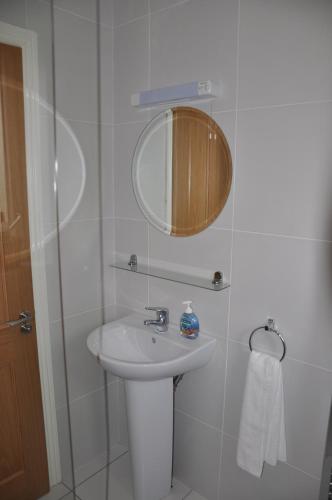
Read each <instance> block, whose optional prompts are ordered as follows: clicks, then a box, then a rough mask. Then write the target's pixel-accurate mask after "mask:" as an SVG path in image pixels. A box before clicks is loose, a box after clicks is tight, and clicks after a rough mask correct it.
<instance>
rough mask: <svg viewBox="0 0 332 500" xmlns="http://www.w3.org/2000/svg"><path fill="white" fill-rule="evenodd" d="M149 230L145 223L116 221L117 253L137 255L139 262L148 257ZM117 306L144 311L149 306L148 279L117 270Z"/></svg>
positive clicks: (126, 255) (124, 220) (128, 255)
mask: <svg viewBox="0 0 332 500" xmlns="http://www.w3.org/2000/svg"><path fill="white" fill-rule="evenodd" d="M147 231H148V228H147V223H146V222H144V221H131V220H126V219H118V220H116V221H115V251H116V253H118V254H119V253H120V254H122V256H125V258H127V257H128V258H129V257H130V255H131V254H133V253H134V254H136V255H137V258H138V261H140V259H145V260H146V259H147V256H148V232H147ZM116 286H117V298H116V302H117V304H119V305H121V306H126V307H128V308H130V309H135V310H138V311H143V309H144V307H145V306H146V305H148V279H147V278H146V277H145V276H141V275H138V274H136V273H128V271H120V270H116Z"/></svg>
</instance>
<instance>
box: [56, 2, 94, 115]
mask: <svg viewBox="0 0 332 500" xmlns="http://www.w3.org/2000/svg"><path fill="white" fill-rule="evenodd" d="M55 56H56V58H55V79H56V96H57V108H58V111H59V112H60V113H61V114H62V115H63V116H65V117H67V118H71V119H73V120H83V121H90V122H91V121H92V122H96V121H97V31H96V24H95V23H93V22H90V21H86V20H85V19H81V18H79V17H77V16H74V15H72V14H69V13H67V12H63V11H60V10H56V11H55Z"/></svg>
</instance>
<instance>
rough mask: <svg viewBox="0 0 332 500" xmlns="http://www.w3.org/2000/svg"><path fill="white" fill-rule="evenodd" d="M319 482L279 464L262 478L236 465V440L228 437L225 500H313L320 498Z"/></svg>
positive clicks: (224, 456)
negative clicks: (245, 499) (240, 499)
mask: <svg viewBox="0 0 332 500" xmlns="http://www.w3.org/2000/svg"><path fill="white" fill-rule="evenodd" d="M318 493H319V481H317V480H316V479H313V478H311V477H309V476H307V475H306V474H303V473H302V472H300V471H298V470H296V469H293V468H291V467H289V466H288V465H286V464H283V463H279V464H277V465H276V466H275V467H271V466H270V465H266V466H265V467H264V471H263V476H262V477H261V478H260V479H258V478H256V477H254V476H252V475H250V474H249V473H248V472H245V471H243V470H242V469H240V468H239V467H238V466H237V464H236V440H234V439H231V438H229V437H228V436H224V439H223V454H222V476H221V492H220V497H221V498H222V499H223V500H238V499H239V498H250V499H255V500H266V499H267V498H268V499H269V500H290V499H292V500H313V499H316V498H318Z"/></svg>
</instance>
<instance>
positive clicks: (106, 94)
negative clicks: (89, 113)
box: [100, 26, 113, 123]
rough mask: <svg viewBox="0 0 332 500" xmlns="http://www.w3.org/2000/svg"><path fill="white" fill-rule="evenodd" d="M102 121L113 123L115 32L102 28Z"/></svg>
mask: <svg viewBox="0 0 332 500" xmlns="http://www.w3.org/2000/svg"><path fill="white" fill-rule="evenodd" d="M100 61H101V62H100V63H101V68H100V93H101V95H100V98H101V121H102V122H103V123H113V30H112V29H110V28H107V27H104V26H101V28H100Z"/></svg>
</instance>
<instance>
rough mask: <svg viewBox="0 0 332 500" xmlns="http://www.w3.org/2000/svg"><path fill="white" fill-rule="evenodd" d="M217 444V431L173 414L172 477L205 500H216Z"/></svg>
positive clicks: (218, 455) (218, 447) (179, 414)
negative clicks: (173, 451)
mask: <svg viewBox="0 0 332 500" xmlns="http://www.w3.org/2000/svg"><path fill="white" fill-rule="evenodd" d="M220 440H221V437H220V433H219V431H217V430H216V429H213V428H212V427H208V426H206V425H205V424H203V423H201V422H199V421H198V420H193V419H192V418H190V417H188V416H186V415H184V414H183V413H179V412H176V413H175V457H174V459H175V462H174V473H175V476H176V477H178V478H179V479H180V480H181V481H182V482H184V483H185V484H187V485H190V487H192V488H193V489H195V490H196V491H197V492H198V493H200V494H201V495H203V496H204V497H206V499H207V500H217V499H218V469H219V458H220Z"/></svg>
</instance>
